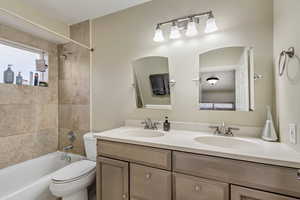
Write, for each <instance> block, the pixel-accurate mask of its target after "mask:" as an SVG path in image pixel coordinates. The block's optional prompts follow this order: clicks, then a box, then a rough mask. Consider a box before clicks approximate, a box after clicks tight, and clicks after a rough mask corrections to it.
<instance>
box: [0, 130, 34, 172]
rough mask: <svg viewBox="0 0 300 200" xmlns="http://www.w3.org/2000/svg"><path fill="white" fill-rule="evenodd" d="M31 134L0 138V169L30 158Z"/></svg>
mask: <svg viewBox="0 0 300 200" xmlns="http://www.w3.org/2000/svg"><path fill="white" fill-rule="evenodd" d="M33 137H34V136H33V135H32V134H24V135H17V136H9V137H1V138H0V169H1V168H4V167H7V166H10V165H13V164H17V163H19V162H22V161H25V160H29V159H31V158H32V152H33V146H34V143H33V140H32V138H33Z"/></svg>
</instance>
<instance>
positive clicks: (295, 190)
mask: <svg viewBox="0 0 300 200" xmlns="http://www.w3.org/2000/svg"><path fill="white" fill-rule="evenodd" d="M173 170H174V171H175V172H177V173H184V174H189V175H193V176H198V177H204V178H207V179H212V180H217V181H222V182H226V183H230V184H236V185H243V186H247V187H251V188H257V189H260V190H264V191H270V192H274V193H281V194H286V195H290V196H296V197H300V180H299V179H298V177H297V173H298V170H297V169H293V168H288V167H280V166H273V165H265V164H260V163H254V162H247V161H240V160H233V159H228V158H220V157H214V156H206V155H199V154H191V153H183V152H174V153H173Z"/></svg>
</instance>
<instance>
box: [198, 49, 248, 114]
mask: <svg viewBox="0 0 300 200" xmlns="http://www.w3.org/2000/svg"><path fill="white" fill-rule="evenodd" d="M199 61H200V76H199V77H200V78H199V80H200V87H199V109H200V110H229V111H253V110H254V66H253V49H252V48H250V47H227V48H220V49H216V50H212V51H208V52H206V53H203V54H201V55H200V56H199Z"/></svg>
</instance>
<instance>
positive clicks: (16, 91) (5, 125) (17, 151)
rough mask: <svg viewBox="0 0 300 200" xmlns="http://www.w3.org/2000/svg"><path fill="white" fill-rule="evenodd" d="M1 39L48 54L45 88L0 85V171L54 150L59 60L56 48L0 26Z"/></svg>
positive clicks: (25, 34)
mask: <svg viewBox="0 0 300 200" xmlns="http://www.w3.org/2000/svg"><path fill="white" fill-rule="evenodd" d="M0 38H3V39H5V40H9V41H13V42H17V43H21V44H24V45H28V46H31V47H34V48H37V49H42V50H44V51H46V52H48V53H49V87H48V88H41V87H32V86H25V85H24V86H17V85H8V84H0V94H1V95H0V169H1V168H5V167H8V166H10V165H14V164H17V163H20V162H23V161H25V160H29V159H32V158H36V157H38V156H41V155H44V154H47V153H50V152H54V151H56V150H57V146H58V59H57V45H55V44H53V43H51V42H48V41H45V40H43V39H39V38H37V37H34V36H32V35H30V34H27V33H24V32H21V31H18V30H16V29H14V28H11V27H8V26H4V25H0ZM0 67H1V66H0ZM1 76H2V74H1Z"/></svg>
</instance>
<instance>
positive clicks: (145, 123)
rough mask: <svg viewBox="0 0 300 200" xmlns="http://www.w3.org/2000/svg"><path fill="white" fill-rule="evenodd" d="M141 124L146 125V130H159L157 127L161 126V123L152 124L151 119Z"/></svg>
mask: <svg viewBox="0 0 300 200" xmlns="http://www.w3.org/2000/svg"><path fill="white" fill-rule="evenodd" d="M141 124H143V125H144V129H151V130H157V129H158V128H157V125H160V122H152V120H151V119H150V118H147V119H145V120H144V121H143V122H142V123H141Z"/></svg>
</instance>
